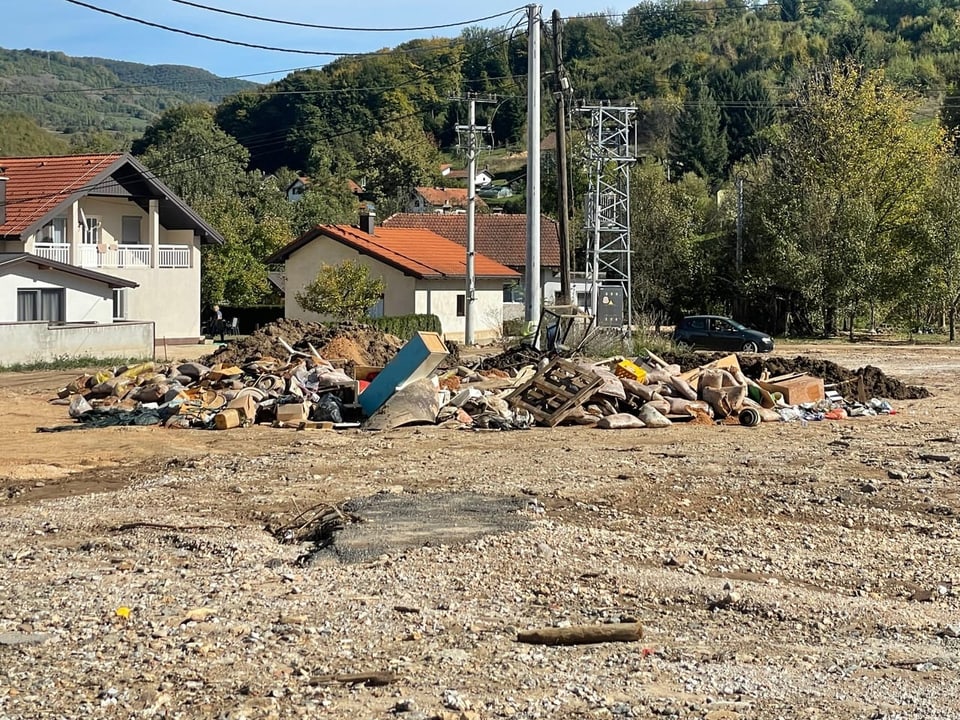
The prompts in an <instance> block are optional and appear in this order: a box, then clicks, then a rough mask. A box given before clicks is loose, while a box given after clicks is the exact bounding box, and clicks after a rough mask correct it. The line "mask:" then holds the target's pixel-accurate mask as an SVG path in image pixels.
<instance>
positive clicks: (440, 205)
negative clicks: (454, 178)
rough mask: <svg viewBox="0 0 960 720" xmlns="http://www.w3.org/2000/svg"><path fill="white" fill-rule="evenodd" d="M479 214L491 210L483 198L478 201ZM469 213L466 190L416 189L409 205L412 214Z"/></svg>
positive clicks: (408, 209)
mask: <svg viewBox="0 0 960 720" xmlns="http://www.w3.org/2000/svg"><path fill="white" fill-rule="evenodd" d="M476 203H477V204H476V208H477V211H478V212H486V211H487V210H489V208H488V206H487V204H486V203H485V202H484V201H483V199H482V198H477V199H476ZM466 211H467V189H466V188H442V187H415V188H413V190H412V192H411V194H410V201H409V202H408V203H407V212H411V213H457V212H466Z"/></svg>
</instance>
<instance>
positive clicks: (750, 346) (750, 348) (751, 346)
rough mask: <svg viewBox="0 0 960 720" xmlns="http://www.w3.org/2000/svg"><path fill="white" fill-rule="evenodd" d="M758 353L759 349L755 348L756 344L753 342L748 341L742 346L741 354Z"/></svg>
mask: <svg viewBox="0 0 960 720" xmlns="http://www.w3.org/2000/svg"><path fill="white" fill-rule="evenodd" d="M758 351H759V348H758V347H757V344H756V343H755V342H749V341H748V342H745V343H744V344H743V352H745V353H755V352H758Z"/></svg>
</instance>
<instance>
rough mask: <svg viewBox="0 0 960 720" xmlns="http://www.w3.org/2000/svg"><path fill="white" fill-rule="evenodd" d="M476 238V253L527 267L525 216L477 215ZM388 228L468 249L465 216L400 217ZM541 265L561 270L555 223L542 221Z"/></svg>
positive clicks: (386, 223)
mask: <svg viewBox="0 0 960 720" xmlns="http://www.w3.org/2000/svg"><path fill="white" fill-rule="evenodd" d="M475 221H476V222H475V224H474V237H475V239H476V247H477V252H481V253H483V254H484V255H486V256H487V257H491V258H493V259H494V260H496V261H497V262H500V263H502V264H504V265H506V266H508V267H512V268H522V267H525V266H526V264H527V216H526V215H477V216H476V218H475ZM383 225H384V227H385V228H422V229H424V230H430V231H432V232H435V233H436V234H437V235H441V236H443V237H445V238H447V239H448V240H453V241H454V242H455V243H457V244H458V245H461V246H463V247H466V246H467V217H466V215H437V214H433V213H397V214H396V215H391V216H390V217H388V218H387V219H386V220H384V222H383ZM540 263H541V265H543V267H548V268H559V267H560V234H559V230H558V227H557V223H556V221H555V220H551V219H550V218H546V217H542V218H541V219H540Z"/></svg>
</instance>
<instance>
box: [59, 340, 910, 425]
mask: <svg viewBox="0 0 960 720" xmlns="http://www.w3.org/2000/svg"><path fill="white" fill-rule="evenodd" d="M281 330H286V331H291V332H293V333H294V336H293V337H295V338H296V340H295V343H294V344H291V343H289V342H287V340H286V339H285V337H284V336H282V335H280V334H279V333H280V331H281ZM314 341H316V343H321V344H322V346H323V347H324V348H325V351H324V352H321V351H320V350H318V349H317V346H316V344H315V342H314ZM271 353H272V354H271ZM691 357H692V358H694V359H696V360H698V361H701V362H702V361H703V360H708V362H706V363H704V364H699V365H695V366H693V367H689V362H688V368H689V369H687V370H686V371H684V370H683V368H682V367H681V365H680V364H679V363H677V362H671V360H674V358H672V357H667V358H662V357H659V356H657V355H655V354H654V353H651V352H648V353H647V356H646V357H644V358H634V359H628V358H625V357H622V356H617V357H612V358H607V359H606V360H602V361H599V362H591V361H587V360H585V359H574V358H566V357H554V356H551V355H545V354H543V353H539V352H537V351H536V350H533V349H532V348H522V349H520V350H519V351H517V350H514V351H511V352H508V353H504V354H503V355H502V356H499V357H498V358H492V359H491V358H486V359H484V361H482V362H481V363H480V364H479V365H478V366H477V368H475V369H471V368H469V367H464V366H462V365H459V364H457V363H456V361H455V360H456V358H454V362H453V363H452V364H451V358H450V352H449V349H448V347H447V346H446V345H445V344H444V342H443V340H442V339H441V337H440V336H439V335H438V334H436V333H425V332H421V333H417V334H416V335H415V336H414V337H413V338H412V339H411V340H410V341H409V342H407V343H405V344H404V343H401V341H400V340H398V339H396V338H393V337H392V336H389V335H384V334H383V333H380V332H379V331H376V330H373V329H372V328H370V327H368V326H363V325H349V326H346V327H345V326H339V327H337V328H336V329H332V328H326V327H324V326H322V325H318V324H316V323H299V322H297V321H282V322H280V323H277V324H274V325H272V326H268V327H267V328H265V329H263V330H261V331H258V332H257V333H255V334H254V335H253V336H251V337H250V338H249V339H247V340H245V341H243V343H242V344H238V345H234V346H230V347H229V348H227V349H225V350H221V351H219V352H217V353H214V354H213V355H211V356H209V358H207V360H208V361H211V362H210V364H209V365H204V364H200V363H183V364H171V365H161V364H157V363H152V362H150V363H143V364H140V365H136V366H133V367H120V368H115V369H114V370H113V371H111V372H101V373H98V374H96V375H83V376H80V377H78V378H76V379H75V380H74V381H73V382H71V383H70V384H69V385H68V386H67V387H65V388H63V389H62V390H61V391H60V393H59V398H58V400H56V401H55V402H60V403H63V404H68V405H69V406H70V410H69V411H70V416H71V417H73V418H74V419H76V420H77V421H78V423H79V424H78V425H72V426H60V427H56V428H41V430H63V429H71V428H74V427H103V426H111V425H155V424H162V425H164V426H166V427H172V428H188V427H194V428H208V429H220V430H225V429H230V428H235V427H241V426H248V425H252V424H260V423H269V424H272V425H273V426H275V427H292V428H297V429H301V430H303V429H315V428H319V429H342V428H350V427H361V426H362V427H363V428H364V429H368V430H386V429H390V428H395V427H400V426H403V425H410V424H444V425H449V426H453V427H466V428H473V429H494V430H514V429H526V428H530V427H532V426H534V425H540V426H544V427H555V426H557V425H560V424H564V423H566V424H576V425H584V426H595V427H598V428H605V429H619V428H642V427H647V428H659V427H667V426H669V425H672V424H673V423H677V422H685V423H692V424H695V425H712V424H715V423H725V424H731V423H732V424H740V425H746V426H755V425H758V424H760V423H761V422H781V421H792V420H799V421H804V422H806V421H816V420H825V419H827V420H837V419H844V418H848V417H864V416H873V415H878V414H889V413H892V412H894V411H893V408H892V406H891V405H890V404H889V402H887V400H885V399H877V397H875V396H874V391H875V390H877V389H880V390H881V391H891V390H892V391H895V392H896V393H897V395H896V396H895V397H926V396H927V395H928V393H927V391H926V389H925V388H915V387H910V386H905V385H903V384H902V383H899V381H896V380H894V379H893V378H888V377H886V376H885V375H884V374H883V373H882V372H880V371H879V370H878V369H877V368H869V367H868V368H865V369H864V370H860V371H856V372H851V371H849V370H846V369H845V368H842V367H840V366H839V365H835V364H833V363H829V367H828V366H827V364H826V361H816V362H817V363H820V364H819V365H816V366H815V367H816V368H819V369H822V370H824V371H825V373H824V374H826V375H827V377H828V379H829V380H830V382H828V383H827V384H825V383H824V378H823V377H819V376H817V375H815V374H813V373H810V372H803V371H800V372H798V371H796V368H797V367H798V365H799V366H800V367H804V366H803V365H802V363H800V361H801V360H804V359H803V358H798V359H797V360H796V361H794V363H793V365H788V364H785V361H784V360H783V359H782V358H773V359H770V360H766V359H765V360H754V359H752V358H747V360H746V362H745V365H744V366H741V364H740V360H739V358H738V356H736V355H726V356H713V357H712V358H710V357H704V356H702V355H694V356H688V357H685V358H684V359H685V360H687V361H689V359H690V358H691ZM238 358H240V359H238ZM377 360H379V361H380V363H375V362H373V361H377ZM214 361H215V362H214ZM368 363H370V364H368ZM764 363H766V365H764ZM771 369H773V370H780V371H786V372H780V373H778V374H776V375H772V374H771V372H770V370H771Z"/></svg>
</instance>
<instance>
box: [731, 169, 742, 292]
mask: <svg viewBox="0 0 960 720" xmlns="http://www.w3.org/2000/svg"><path fill="white" fill-rule="evenodd" d="M733 263H734V267H735V268H736V270H737V282H738V283H739V282H740V272H741V269H742V267H743V176H742V175H740V176H738V177H737V247H736V250H735V251H734V256H733Z"/></svg>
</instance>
